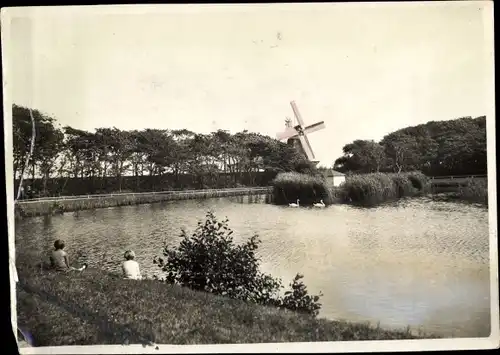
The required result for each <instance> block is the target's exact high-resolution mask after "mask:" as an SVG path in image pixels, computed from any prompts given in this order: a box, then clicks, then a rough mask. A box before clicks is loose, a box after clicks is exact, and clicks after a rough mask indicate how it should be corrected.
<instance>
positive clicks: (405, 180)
mask: <svg viewBox="0 0 500 355" xmlns="http://www.w3.org/2000/svg"><path fill="white" fill-rule="evenodd" d="M428 191H430V182H429V179H428V178H427V177H426V176H425V175H424V174H422V173H421V172H419V171H412V172H404V173H372V174H363V175H351V176H349V178H348V179H347V180H346V181H345V182H344V183H343V184H342V185H340V193H339V194H340V199H341V200H342V201H343V202H346V203H353V204H358V205H364V206H373V205H377V204H380V203H384V202H389V201H393V200H396V199H399V198H402V197H410V196H417V195H422V194H424V193H427V192H428Z"/></svg>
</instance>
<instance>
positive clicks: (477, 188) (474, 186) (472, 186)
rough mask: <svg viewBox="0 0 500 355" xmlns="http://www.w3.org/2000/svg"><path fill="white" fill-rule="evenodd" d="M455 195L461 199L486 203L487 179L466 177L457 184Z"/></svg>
mask: <svg viewBox="0 0 500 355" xmlns="http://www.w3.org/2000/svg"><path fill="white" fill-rule="evenodd" d="M456 196H457V197H458V198H459V199H461V200H463V201H469V202H474V203H480V204H482V205H488V179H481V178H479V179H478V178H470V179H467V181H466V182H465V183H464V184H461V185H460V186H459V188H458V193H457V194H456Z"/></svg>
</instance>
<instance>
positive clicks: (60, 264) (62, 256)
mask: <svg viewBox="0 0 500 355" xmlns="http://www.w3.org/2000/svg"><path fill="white" fill-rule="evenodd" d="M63 249H64V242H63V241H62V240H60V239H58V240H56V241H55V242H54V250H53V251H52V254H51V255H50V265H51V267H52V268H54V269H55V270H57V271H83V270H85V269H86V268H87V264H83V266H82V267H81V268H74V267H72V266H70V265H69V257H68V254H67V253H66V252H65V251H64V250H63Z"/></svg>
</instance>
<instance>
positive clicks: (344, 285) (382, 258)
mask: <svg viewBox="0 0 500 355" xmlns="http://www.w3.org/2000/svg"><path fill="white" fill-rule="evenodd" d="M266 201H267V197H266V196H260V195H257V196H245V197H231V198H220V199H206V200H188V201H168V202H161V203H156V204H152V205H137V206H127V207H114V208H106V209H99V210H93V211H92V210H90V211H80V212H79V213H78V214H72V213H67V214H64V215H59V216H53V217H40V218H33V219H26V220H23V221H20V222H17V224H16V244H17V247H18V248H19V247H22V248H27V249H32V250H50V249H51V248H52V244H53V241H54V240H55V239H58V238H61V239H64V240H65V241H66V244H67V249H68V252H69V253H70V255H71V256H72V257H73V258H77V259H78V258H79V259H80V261H81V260H85V261H86V262H88V263H89V264H90V265H91V266H96V267H103V268H105V269H107V270H110V271H114V272H119V268H120V263H121V261H122V259H123V252H124V251H125V250H126V249H133V250H135V251H136V254H137V259H138V261H139V262H140V263H141V265H142V268H143V270H145V271H146V272H147V273H148V274H150V275H151V274H155V273H158V267H157V266H156V265H154V264H153V258H154V257H155V256H160V254H161V250H162V248H163V246H164V244H165V243H169V244H170V245H176V244H177V243H178V242H179V235H180V230H181V228H185V229H186V231H187V232H188V233H189V232H192V231H193V230H194V228H195V227H196V224H197V222H198V221H199V220H200V219H202V218H203V217H204V215H205V213H206V212H207V211H208V210H212V211H214V212H215V213H216V214H217V216H218V217H220V218H224V217H228V218H229V223H230V227H231V228H232V229H233V230H234V237H235V240H236V241H242V240H244V239H246V238H249V237H250V236H252V235H253V234H259V236H260V238H261V239H262V245H261V247H260V249H259V257H261V259H262V268H263V270H264V271H265V272H268V273H271V274H272V275H274V276H277V277H281V278H282V279H283V281H284V283H285V284H288V282H289V281H291V279H292V278H293V277H294V276H295V274H296V273H297V272H300V273H302V274H304V275H305V282H306V284H307V285H308V289H309V290H310V291H311V292H312V293H317V292H319V291H322V292H323V294H324V296H323V298H322V300H321V301H322V304H323V308H322V310H321V314H320V316H323V317H328V318H332V319H339V318H340V319H348V320H356V321H371V322H374V323H377V322H379V321H380V324H381V325H383V326H387V327H390V326H393V327H406V326H407V325H410V326H412V327H415V328H422V329H425V330H426V331H432V332H438V333H441V334H443V335H445V336H451V335H453V336H488V334H489V302H490V300H489V248H488V214H487V210H485V209H483V208H480V207H477V206H474V205H470V204H469V205H465V204H457V203H453V202H446V201H433V200H432V199H426V198H422V199H411V200H402V201H399V202H398V203H395V204H391V205H384V206H381V207H377V208H370V209H366V208H354V207H350V206H345V205H332V206H329V207H327V208H324V209H320V210H318V209H313V208H300V209H292V208H288V207H286V206H285V207H284V206H275V205H271V204H267V203H266ZM486 315H488V317H487V316H486ZM485 322H486V323H485ZM481 324H482V325H481ZM479 325H481V326H479Z"/></svg>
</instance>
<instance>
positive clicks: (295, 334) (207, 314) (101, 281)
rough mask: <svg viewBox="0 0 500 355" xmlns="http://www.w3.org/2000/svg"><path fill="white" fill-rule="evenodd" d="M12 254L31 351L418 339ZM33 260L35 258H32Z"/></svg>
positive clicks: (21, 317) (20, 310) (21, 322)
mask: <svg viewBox="0 0 500 355" xmlns="http://www.w3.org/2000/svg"><path fill="white" fill-rule="evenodd" d="M36 260H37V258H36V257H35V256H33V255H23V254H20V253H19V252H18V255H17V268H18V274H19V283H18V285H17V302H18V311H17V313H18V326H19V327H20V328H21V329H22V330H23V331H28V332H29V333H31V335H32V336H33V339H34V342H35V344H34V345H35V346H60V345H95V344H127V343H130V344H135V343H142V344H150V343H151V342H153V343H157V344H217V343H218V344H223V343H266V342H298V341H302V342H304V341H346V340H383V339H418V338H419V337H418V336H416V335H412V334H411V332H410V331H409V329H405V330H401V331H392V330H384V329H381V328H380V327H375V326H370V325H369V324H361V323H349V322H344V321H330V320H325V319H316V318H312V317H308V316H306V315H302V314H298V313H294V312H292V311H287V310H280V309H277V308H272V307H265V306H260V305H256V304H250V303H245V302H243V301H239V300H234V299H230V298H225V297H222V296H216V295H214V294H210V293H206V292H197V291H193V290H191V289H188V288H183V287H179V286H174V285H170V284H166V283H163V282H159V281H155V280H144V281H134V280H123V279H121V278H120V277H119V276H118V275H113V274H109V273H107V272H104V271H101V270H97V269H88V270H85V271H84V272H82V273H70V274H61V273H56V272H52V271H47V270H41V269H40V268H37V267H36V266H34V264H35V261H36ZM38 260H39V259H38Z"/></svg>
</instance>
